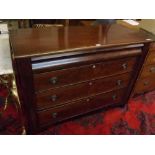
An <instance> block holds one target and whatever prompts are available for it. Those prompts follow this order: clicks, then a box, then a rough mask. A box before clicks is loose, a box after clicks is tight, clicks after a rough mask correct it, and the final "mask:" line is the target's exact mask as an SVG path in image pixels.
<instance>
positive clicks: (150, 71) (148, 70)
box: [141, 64, 155, 78]
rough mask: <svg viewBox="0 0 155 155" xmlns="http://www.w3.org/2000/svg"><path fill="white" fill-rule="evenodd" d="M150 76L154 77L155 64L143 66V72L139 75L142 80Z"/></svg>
mask: <svg viewBox="0 0 155 155" xmlns="http://www.w3.org/2000/svg"><path fill="white" fill-rule="evenodd" d="M151 75H155V64H154V65H147V66H144V68H143V71H142V73H141V77H142V78H143V77H147V76H151Z"/></svg>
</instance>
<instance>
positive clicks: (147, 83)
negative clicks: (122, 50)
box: [133, 43, 155, 96]
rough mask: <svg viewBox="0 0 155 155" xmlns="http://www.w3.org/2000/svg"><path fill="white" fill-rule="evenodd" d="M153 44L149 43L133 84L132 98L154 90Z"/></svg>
mask: <svg viewBox="0 0 155 155" xmlns="http://www.w3.org/2000/svg"><path fill="white" fill-rule="evenodd" d="M154 79H155V43H151V44H150V46H149V51H148V53H147V55H146V58H145V62H144V64H143V67H142V69H141V71H140V74H139V77H138V79H137V82H136V84H135V88H134V91H133V96H137V95H140V94H143V93H147V92H149V91H152V90H154V89H155V80H154Z"/></svg>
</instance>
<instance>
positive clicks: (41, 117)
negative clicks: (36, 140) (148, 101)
mask: <svg viewBox="0 0 155 155" xmlns="http://www.w3.org/2000/svg"><path fill="white" fill-rule="evenodd" d="M124 93H125V89H120V90H117V91H112V92H109V93H103V94H100V95H97V96H93V97H90V98H86V99H82V100H78V101H76V102H71V103H69V104H67V105H63V106H58V107H55V108H51V109H48V110H44V111H41V112H38V113H37V116H38V122H39V126H40V127H43V126H46V125H48V124H51V123H55V122H58V121H61V120H65V119H67V118H71V117H73V116H76V115H80V114H83V113H87V112H90V111H93V110H95V109H99V108H102V107H105V106H108V105H111V104H117V103H120V102H121V101H122V97H123V95H124Z"/></svg>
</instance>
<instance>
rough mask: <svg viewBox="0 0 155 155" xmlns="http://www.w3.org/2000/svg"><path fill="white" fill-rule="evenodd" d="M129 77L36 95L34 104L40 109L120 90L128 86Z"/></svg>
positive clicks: (112, 78)
mask: <svg viewBox="0 0 155 155" xmlns="http://www.w3.org/2000/svg"><path fill="white" fill-rule="evenodd" d="M130 77H131V72H129V73H125V74H121V75H117V76H115V77H113V76H112V77H107V78H102V79H97V80H92V81H89V82H84V83H80V84H76V85H70V86H65V87H61V88H57V89H52V90H49V91H46V92H43V93H37V94H36V99H37V102H36V104H37V107H38V109H42V108H46V107H52V106H56V105H60V104H64V103H66V102H69V101H71V100H77V99H79V98H83V97H88V96H90V95H94V94H98V93H102V92H107V91H111V90H116V89H120V88H123V87H126V86H127V85H128V83H129V80H130Z"/></svg>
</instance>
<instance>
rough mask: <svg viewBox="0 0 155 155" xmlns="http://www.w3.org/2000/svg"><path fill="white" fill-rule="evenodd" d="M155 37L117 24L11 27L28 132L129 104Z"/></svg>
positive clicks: (17, 80) (17, 75) (16, 68)
mask: <svg viewBox="0 0 155 155" xmlns="http://www.w3.org/2000/svg"><path fill="white" fill-rule="evenodd" d="M153 39H154V38H153V37H152V36H150V35H149V34H146V33H143V32H137V31H136V32H135V31H132V30H129V29H127V28H125V27H122V26H120V25H117V24H114V25H110V26H109V25H108V26H98V27H64V28H62V27H61V28H60V27H59V28H56V27H55V28H41V29H23V30H22V29H21V30H18V31H12V32H11V34H10V45H11V51H12V60H13V61H12V62H13V66H14V74H15V78H16V83H17V89H18V95H19V99H20V103H21V108H22V111H23V114H24V116H25V126H26V129H27V133H28V134H34V133H37V132H39V131H41V130H43V129H46V128H47V127H48V126H50V125H54V124H55V123H58V122H61V121H63V120H67V119H69V118H72V117H75V116H79V115H82V114H85V113H89V112H91V111H94V110H97V109H101V108H105V107H112V106H121V105H124V104H126V103H127V101H128V99H129V97H130V94H131V92H132V90H133V88H134V85H135V81H136V80H137V77H138V75H139V72H140V70H141V68H142V64H143V62H144V60H145V57H146V55H147V53H148V49H149V46H150V43H151V42H152V41H153ZM153 54H154V53H153ZM148 59H150V58H148ZM149 61H154V60H152V59H151V60H149ZM151 64H152V63H151ZM152 70H153V71H154V69H152ZM145 74H150V72H147V69H146V73H145Z"/></svg>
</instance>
